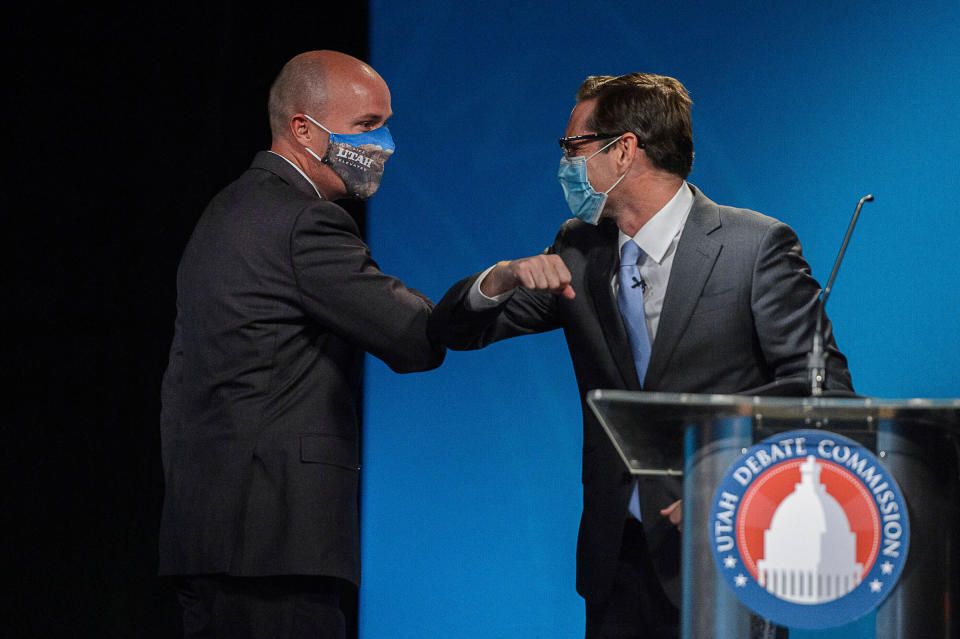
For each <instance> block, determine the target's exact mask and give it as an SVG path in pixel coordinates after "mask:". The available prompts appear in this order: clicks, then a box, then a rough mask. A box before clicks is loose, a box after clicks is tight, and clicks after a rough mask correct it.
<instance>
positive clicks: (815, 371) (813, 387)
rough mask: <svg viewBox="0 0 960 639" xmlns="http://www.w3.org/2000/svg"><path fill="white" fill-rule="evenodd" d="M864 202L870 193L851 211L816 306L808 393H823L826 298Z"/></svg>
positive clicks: (825, 363) (808, 364)
mask: <svg viewBox="0 0 960 639" xmlns="http://www.w3.org/2000/svg"><path fill="white" fill-rule="evenodd" d="M864 202H873V196H872V195H864V196H863V197H862V198H860V202H858V203H857V209H856V210H855V211H854V212H853V218H852V219H851V220H850V226H848V227H847V234H846V235H845V236H844V238H843V244H842V245H841V246H840V253H839V254H838V255H837V259H836V261H835V262H834V263H833V272H831V273H830V279H829V280H827V286H826V288H824V289H823V297H822V298H821V299H820V304H819V305H818V306H817V328H816V330H815V331H814V333H813V349H812V350H811V351H810V354H809V355H808V356H807V371H808V372H809V375H810V395H811V396H812V397H819V396H821V395H823V385H824V382H826V380H827V355H828V353H827V352H826V351H825V350H824V348H823V320H824V316H825V315H826V307H827V298H828V297H830V291H831V290H833V281H834V280H835V279H837V271H839V270H840V262H841V261H843V255H844V253H846V252H847V244H849V243H850V236H851V235H852V234H853V227H854V226H856V224H857V218H859V217H860V209H861V208H862V207H863V203H864Z"/></svg>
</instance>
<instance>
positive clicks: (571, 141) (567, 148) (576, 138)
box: [557, 133, 643, 156]
mask: <svg viewBox="0 0 960 639" xmlns="http://www.w3.org/2000/svg"><path fill="white" fill-rule="evenodd" d="M619 135H623V134H622V133H587V134H586V135H571V136H570V137H568V138H560V139H559V140H557V142H559V143H560V148H561V149H563V154H564V155H566V156H571V155H573V154H574V153H575V152H576V151H577V149H578V148H579V147H580V146H581V144H583V143H584V142H589V141H591V140H609V139H610V138H615V137H617V136H619ZM637 146H639V147H640V148H641V149H642V148H643V143H642V142H638V143H637Z"/></svg>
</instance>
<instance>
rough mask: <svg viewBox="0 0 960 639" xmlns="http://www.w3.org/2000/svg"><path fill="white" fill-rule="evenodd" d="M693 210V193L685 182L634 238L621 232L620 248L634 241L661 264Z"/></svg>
mask: <svg viewBox="0 0 960 639" xmlns="http://www.w3.org/2000/svg"><path fill="white" fill-rule="evenodd" d="M691 208H693V192H691V191H690V187H689V186H687V182H686V180H684V182H683V183H682V184H681V185H680V188H679V189H678V190H677V192H676V194H675V195H674V196H673V197H672V198H671V199H670V201H669V202H667V203H666V204H665V205H664V207H663V208H662V209H660V210H659V211H657V212H656V214H654V216H653V217H652V218H650V219H649V220H647V223H646V224H644V225H643V226H641V227H640V230H639V231H637V234H636V235H634V236H633V238H631V237H630V236H629V235H627V234H626V233H624V232H623V231H620V242H619V243H618V244H617V246H618V248H620V249H622V248H623V245H624V244H625V243H626V242H627V241H628V240H630V239H633V241H634V242H636V243H637V246H639V247H640V250H642V251H643V252H644V253H646V254H647V255H648V256H649V257H650V258H651V259H652V260H654V261H655V262H656V263H657V264H659V263H660V262H662V261H663V258H664V256H665V255H666V254H667V250H668V249H669V248H670V244H671V243H672V242H673V240H674V238H675V237H677V236H678V235H679V234H680V232H681V231H682V230H683V224H684V222H686V220H687V216H688V215H689V214H690V209H691Z"/></svg>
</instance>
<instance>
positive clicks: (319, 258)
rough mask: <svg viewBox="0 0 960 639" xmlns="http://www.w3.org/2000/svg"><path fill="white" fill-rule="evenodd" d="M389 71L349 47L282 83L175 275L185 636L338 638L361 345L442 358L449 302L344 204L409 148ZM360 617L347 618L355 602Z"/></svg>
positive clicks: (175, 509) (166, 548) (167, 400)
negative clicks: (408, 280)
mask: <svg viewBox="0 0 960 639" xmlns="http://www.w3.org/2000/svg"><path fill="white" fill-rule="evenodd" d="M391 115H392V111H391V107H390V91H389V90H388V88H387V85H386V83H385V82H384V81H383V79H382V78H381V77H380V76H379V75H378V74H377V73H376V71H374V70H373V69H372V68H370V67H369V66H368V65H366V64H364V63H363V62H361V61H360V60H357V59H356V58H353V57H350V56H348V55H344V54H341V53H337V52H334V51H311V52H308V53H303V54H301V55H299V56H296V57H295V58H293V59H292V60H290V61H289V62H288V63H287V64H286V65H285V66H284V67H283V69H282V70H281V72H280V74H279V75H278V77H277V78H276V80H275V81H274V84H273V86H272V88H271V90H270V99H269V116H270V128H271V133H272V136H273V142H272V145H271V148H270V150H269V151H261V152H259V153H257V154H256V156H255V157H254V159H253V163H252V165H251V166H250V168H249V169H248V170H247V171H246V172H244V173H243V174H242V175H241V176H240V177H239V178H238V179H237V180H236V181H234V182H233V183H232V184H230V185H228V186H227V187H226V188H224V189H223V190H222V191H221V192H220V193H218V194H217V195H216V196H215V197H214V198H213V200H212V201H211V202H210V204H209V205H208V206H207V209H206V210H205V211H204V213H203V215H202V217H201V218H200V220H199V221H198V223H197V226H196V229H195V230H194V232H193V235H192V237H191V238H190V241H189V243H188V245H187V247H186V249H185V251H184V254H183V258H182V260H181V262H180V267H179V271H178V273H177V318H176V327H175V333H174V337H173V345H172V347H171V350H170V362H169V365H168V367H167V371H166V373H165V375H164V379H163V390H162V400H163V406H162V414H161V440H162V453H163V467H164V476H165V489H166V490H165V495H164V503H163V516H162V521H161V528H160V573H161V574H162V575H172V576H176V577H177V582H178V586H179V597H180V602H181V604H182V605H183V609H184V627H185V634H186V636H188V637H227V638H229V639H242V638H247V637H251V638H253V637H256V638H263V639H268V638H269V639H274V638H276V637H290V638H303V639H305V638H307V637H309V638H311V639H317V638H320V637H323V638H327V637H329V638H337V639H342V637H344V636H345V632H346V629H345V627H346V620H345V617H350V616H351V614H350V613H351V612H352V606H351V602H353V601H355V591H354V588H355V587H356V585H357V584H359V581H360V528H359V526H360V517H359V481H360V479H359V478H360V430H359V425H358V419H357V393H358V388H359V382H360V373H361V370H362V367H361V365H362V360H363V353H364V352H368V353H370V354H372V355H374V356H376V357H378V358H380V359H382V360H383V361H384V362H386V363H387V364H388V365H389V366H390V367H391V368H393V369H394V370H395V371H398V372H410V371H421V370H428V369H431V368H434V367H436V366H439V365H440V363H441V362H442V361H443V358H444V353H445V349H444V348H443V347H442V346H437V345H435V344H433V343H432V342H431V341H430V340H429V339H428V338H427V318H428V317H429V315H430V312H431V309H432V308H433V304H432V303H431V302H430V300H429V299H427V298H426V297H425V296H423V295H421V294H420V293H418V292H417V291H414V290H412V289H409V288H407V287H406V286H404V285H403V283H402V282H400V281H399V280H397V279H396V278H393V277H390V276H389V275H386V274H384V273H383V272H381V271H380V269H379V268H378V266H377V264H376V263H375V262H374V261H373V260H372V259H371V257H370V251H369V250H368V248H367V246H366V245H365V244H364V243H363V241H362V240H361V239H360V233H359V231H358V229H357V225H356V223H355V222H354V220H353V219H352V218H351V217H350V215H349V214H348V213H347V212H346V211H344V210H343V209H342V208H341V207H339V206H337V205H336V204H334V203H333V200H338V199H342V198H348V197H354V198H360V199H364V198H367V197H369V196H370V195H372V194H373V193H374V191H376V190H377V186H378V185H379V182H380V176H381V174H382V172H383V165H384V162H385V161H386V159H387V158H388V157H389V155H390V153H392V152H393V148H394V146H393V140H392V139H391V137H390V133H389V131H388V130H387V128H386V126H385V122H386V120H387V119H388V118H389V117H390V116H391ZM345 613H346V614H345Z"/></svg>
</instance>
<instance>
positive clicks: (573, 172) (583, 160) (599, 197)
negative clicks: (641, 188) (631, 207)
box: [557, 135, 627, 225]
mask: <svg viewBox="0 0 960 639" xmlns="http://www.w3.org/2000/svg"><path fill="white" fill-rule="evenodd" d="M622 137H623V136H622V135H618V136H617V137H616V138H614V139H613V140H611V141H610V142H609V143H608V144H606V145H604V146H603V147H602V148H600V149H599V150H598V151H597V152H596V153H593V154H591V155H590V156H589V157H584V156H582V155H578V156H575V157H572V158H570V157H567V156H566V155H564V156H563V157H562V158H560V168H559V169H558V170H557V179H558V180H560V187H561V188H562V189H563V197H564V198H566V200H567V206H569V207H570V212H571V213H573V216H574V217H576V218H579V219H581V220H583V221H584V222H586V223H587V224H593V225H596V224H597V222H599V221H600V213H602V212H603V205H604V204H606V203H607V194H608V193H609V192H610V191H612V190H613V187H614V186H616V185H618V184H620V180H622V179H623V178H625V177H626V176H627V174H626V173H624V174H623V175H621V176H620V177H619V178H617V181H616V182H614V183H613V186H611V187H610V188H609V189H607V190H606V191H604V192H603V193H597V192H596V191H595V190H594V189H593V186H592V185H591V184H590V180H589V179H587V160H589V159H590V158H592V157H593V156H594V155H596V154H597V153H600V151H603V150H604V149H606V148H607V147H608V146H610V145H611V144H613V143H614V142H616V141H617V140H619V139H620V138H622Z"/></svg>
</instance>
